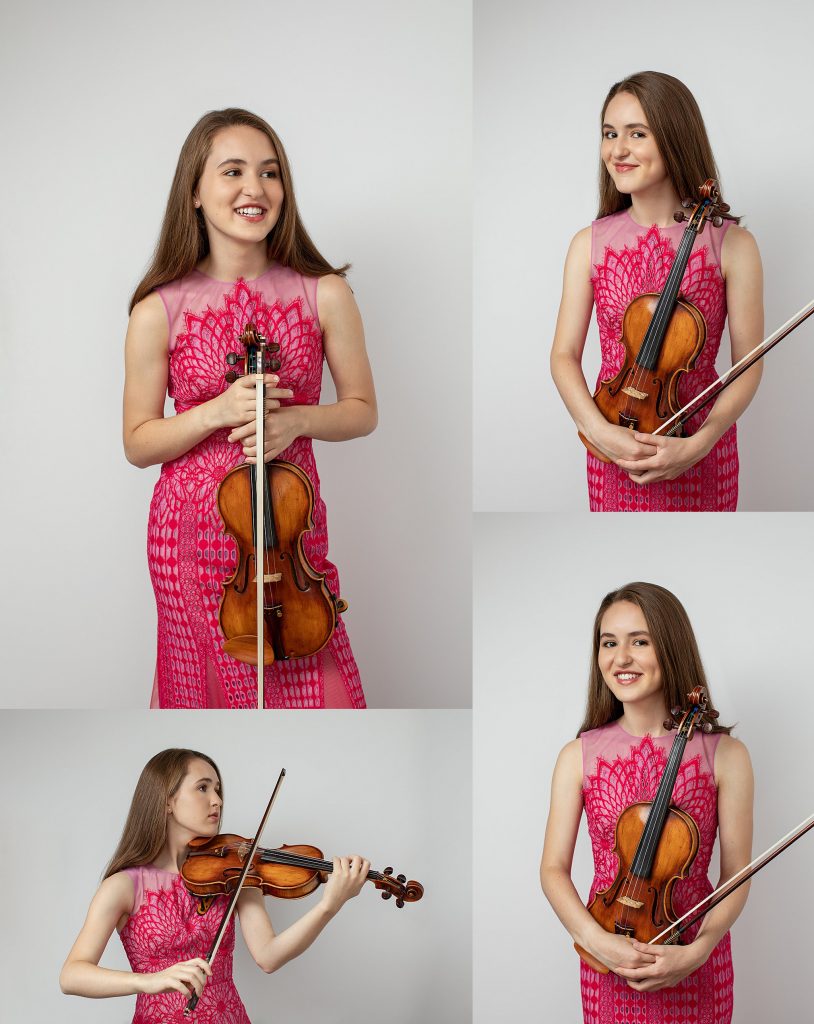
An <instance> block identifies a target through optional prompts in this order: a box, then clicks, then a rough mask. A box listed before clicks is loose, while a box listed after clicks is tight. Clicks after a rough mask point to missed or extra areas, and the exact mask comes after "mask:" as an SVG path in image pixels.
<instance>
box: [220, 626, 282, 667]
mask: <svg viewBox="0 0 814 1024" xmlns="http://www.w3.org/2000/svg"><path fill="white" fill-rule="evenodd" d="M223 650H224V653H225V654H228V655H229V657H230V658H234V659H235V661H242V662H243V663H244V664H246V665H256V664H257V637H256V636H252V635H251V634H249V635H248V636H233V637H232V638H231V639H229V640H226V641H225V642H224V644H223ZM263 664H264V665H272V664H274V651H273V649H272V647H271V644H270V643H269V642H268V641H267V640H264V641H263Z"/></svg>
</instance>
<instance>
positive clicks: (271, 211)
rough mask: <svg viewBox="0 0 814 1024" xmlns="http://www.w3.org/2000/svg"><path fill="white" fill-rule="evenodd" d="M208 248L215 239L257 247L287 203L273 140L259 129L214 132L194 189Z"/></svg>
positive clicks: (248, 128)
mask: <svg viewBox="0 0 814 1024" xmlns="http://www.w3.org/2000/svg"><path fill="white" fill-rule="evenodd" d="M194 198H195V204H196V206H198V207H199V208H200V209H201V210H202V211H203V216H204V220H205V222H206V229H207V233H208V235H209V244H210V245H212V244H213V241H215V240H216V239H217V238H218V237H221V238H223V239H229V240H230V241H231V242H244V243H246V244H249V245H251V244H259V243H260V242H263V241H264V239H265V238H266V236H267V235H268V233H269V232H270V231H271V229H272V228H273V227H274V225H275V224H276V223H277V220H278V219H279V216H280V211H281V210H282V206H283V199H284V198H285V195H284V192H283V185H282V181H281V180H280V163H279V160H278V158H277V153H276V152H275V149H274V146H273V145H272V143H271V140H270V139H269V138H268V136H267V135H265V134H264V133H263V132H261V131H259V130H258V129H257V128H250V127H249V126H247V125H234V126H232V127H230V128H224V129H223V130H222V131H220V132H218V133H217V135H216V136H215V137H214V139H213V140H212V148H211V149H210V151H209V156H208V157H207V159H206V164H205V165H204V169H203V173H202V174H201V177H200V180H199V182H198V186H197V188H196V189H195V196H194Z"/></svg>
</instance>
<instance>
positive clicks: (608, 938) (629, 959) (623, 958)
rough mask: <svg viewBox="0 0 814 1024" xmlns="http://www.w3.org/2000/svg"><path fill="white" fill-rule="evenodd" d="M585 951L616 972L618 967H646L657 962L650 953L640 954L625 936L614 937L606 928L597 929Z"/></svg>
mask: <svg viewBox="0 0 814 1024" xmlns="http://www.w3.org/2000/svg"><path fill="white" fill-rule="evenodd" d="M585 949H586V950H587V951H588V952H589V953H590V954H591V955H592V956H595V957H596V959H597V960H601V961H602V963H603V964H604V965H605V966H606V967H609V968H610V969H611V970H612V971H615V970H616V968H617V967H645V966H646V965H647V964H653V963H655V962H656V958H655V956H652V955H651V954H650V953H639V952H637V950H635V949H634V948H633V942H632V940H631V939H628V938H627V937H626V936H624V935H614V934H613V933H611V932H606V931H605V930H604V928H597V930H596V932H595V933H592V935H591V939H590V943H589V944H587V945H586V946H585Z"/></svg>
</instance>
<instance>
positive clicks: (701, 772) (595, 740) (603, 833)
mask: <svg viewBox="0 0 814 1024" xmlns="http://www.w3.org/2000/svg"><path fill="white" fill-rule="evenodd" d="M674 738H675V735H674V734H673V735H668V736H644V737H643V738H640V737H636V736H631V735H629V734H628V733H626V732H625V731H624V730H623V729H622V727H621V726H620V725H619V724H618V723H617V722H612V723H610V724H609V725H606V726H603V727H602V728H601V729H593V730H591V731H590V732H585V733H583V734H582V737H581V739H582V765H583V780H582V787H583V800H584V806H585V816H586V818H587V820H588V832H589V835H590V837H591V845H592V847H593V855H594V869H595V875H594V880H593V882H592V884H591V890H590V893H589V897H588V900H587V901H586V905H587V903H590V901H591V900H592V899H593V897H594V894H595V893H596V892H598V891H600V890H602V889H607V887H608V886H609V885H610V884H611V883H612V882H613V880H614V878H615V877H616V873H617V870H618V858H617V857H616V855H615V854H614V852H613V848H614V845H615V835H616V821H617V819H618V817H619V815H620V814H621V813H622V811H623V810H624V809H625V808H626V807H628V806H629V805H630V804H633V803H637V802H638V801H641V800H652V799H653V798H654V797H655V795H656V791H657V789H658V785H659V781H660V779H661V776H662V774H663V773H664V769H665V766H666V764H667V758H668V756H669V753H670V748H671V746H672V744H673V740H674ZM719 739H720V734H712V735H710V736H707V735H705V734H704V733H701V732H700V731H699V732H696V733H695V735H694V736H693V738H692V739H691V740H690V741H689V743H687V746H686V748H685V750H684V755H683V757H682V760H681V766H680V768H679V771H678V778H677V779H676V784H675V788H674V790H673V799H672V803H673V804H674V805H675V806H676V807H679V808H681V809H682V810H684V811H686V812H687V813H688V814H690V815H691V816H692V818H693V819H694V821H695V823H696V825H697V826H698V831H699V833H700V844H699V849H698V853H697V854H696V857H695V860H694V861H693V863H692V866H691V868H690V872H689V875H688V877H687V878H685V879H683V880H681V881H679V882H677V883H676V884H675V886H674V888H673V910H674V911H675V913H676V915H677V916H680V915H681V914H683V913H684V912H685V911H687V910H689V909H690V908H691V907H693V906H695V904H696V903H698V901H699V900H701V899H702V898H703V897H704V896H706V895H707V894H708V893H710V892H712V888H713V887H712V885H711V883H710V881H709V878H708V877H707V871H708V868H709V862H710V857H711V856H712V847H713V844H714V843H715V834H716V832H717V829H718V801H717V788H716V785H715V777H714V774H713V765H714V759H715V749H716V747H717V745H718V741H719ZM700 926H701V925H700V922H699V924H697V925H695V926H694V927H693V928H690V929H688V930H687V932H685V933H684V936H683V941H684V942H685V943H689V942H692V940H693V939H694V938H695V936H696V934H697V932H698V929H699V928H700ZM580 964H581V989H582V1011H583V1014H584V1022H585V1024H730V1021H731V1020H732V980H733V977H732V956H731V952H730V942H729V933H728V932H727V934H726V935H725V936H724V937H723V938H722V939H721V941H720V942H719V943H718V945H717V946H716V947H715V949H714V950H713V952H712V955H711V956H710V958H709V959H708V960H707V962H706V963H705V964H703V965H702V966H701V967H700V968H699V969H698V970H697V971H695V972H694V973H693V974H691V975H689V976H688V977H687V978H685V979H684V980H683V981H682V982H680V983H679V984H678V985H676V986H674V987H672V988H666V989H661V990H660V991H658V992H637V991H635V989H632V988H630V987H629V986H628V984H627V982H626V981H625V980H624V979H623V978H620V977H618V976H617V975H615V974H612V973H609V974H599V973H598V972H597V971H594V970H593V969H592V968H590V967H588V965H587V964H585V963H583V962H582V961H580Z"/></svg>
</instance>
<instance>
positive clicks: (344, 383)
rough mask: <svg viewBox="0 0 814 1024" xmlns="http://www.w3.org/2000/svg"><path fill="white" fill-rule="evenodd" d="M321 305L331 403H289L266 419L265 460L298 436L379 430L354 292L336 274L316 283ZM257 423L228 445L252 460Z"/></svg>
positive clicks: (332, 437)
mask: <svg viewBox="0 0 814 1024" xmlns="http://www.w3.org/2000/svg"><path fill="white" fill-rule="evenodd" d="M317 307H318V312H319V320H320V324H321V325H322V340H323V345H324V347H325V358H326V360H327V362H328V367H329V369H330V371H331V376H332V377H333V382H334V385H335V387H336V401H335V402H332V403H330V404H329V405H289V406H284V407H283V408H279V409H276V410H275V411H274V412H272V413H271V414H270V415H269V416H267V417H266V425H265V435H266V436H265V461H266V462H269V461H270V460H271V459H276V458H277V456H278V455H279V454H280V452H282V451H285V449H286V448H288V446H289V445H290V444H291V443H292V441H294V439H295V438H297V437H313V438H315V439H317V440H319V441H347V440H349V439H350V438H352V437H363V436H364V435H365V434H369V433H370V432H371V431H372V430H373V429H374V428H375V426H376V423H377V420H378V412H377V409H376V392H375V390H374V387H373V374H372V373H371V370H370V363H369V361H368V358H367V351H366V350H365V332H364V328H363V327H362V318H361V316H360V315H359V309H358V307H357V305H356V300H355V299H354V297H353V292H352V291H351V290H350V287H349V286H348V285H347V284H346V282H345V281H344V280H343V279H342V278H341V277H337V276H336V275H335V274H329V275H328V276H327V277H321V278H320V279H319V282H318V284H317ZM254 435H255V432H254V423H253V422H252V423H247V425H246V426H243V427H240V428H238V429H236V430H233V431H232V433H231V434H230V435H229V440H230V441H242V442H243V453H244V455H245V456H246V457H247V458H249V459H254V457H255V455H256V444H255V436H254Z"/></svg>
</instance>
